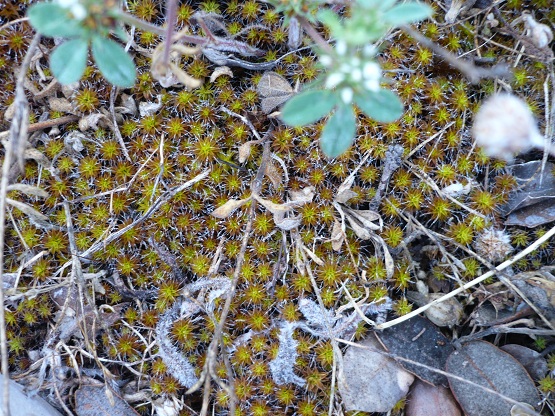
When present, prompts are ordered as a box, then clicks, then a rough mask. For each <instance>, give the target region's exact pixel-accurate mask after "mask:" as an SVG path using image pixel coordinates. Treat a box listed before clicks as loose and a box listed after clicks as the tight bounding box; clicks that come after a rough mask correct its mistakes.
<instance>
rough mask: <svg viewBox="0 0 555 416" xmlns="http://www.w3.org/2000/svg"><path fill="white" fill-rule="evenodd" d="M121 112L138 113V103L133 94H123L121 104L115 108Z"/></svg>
mask: <svg viewBox="0 0 555 416" xmlns="http://www.w3.org/2000/svg"><path fill="white" fill-rule="evenodd" d="M115 111H116V112H119V113H120V114H131V115H132V116H136V115H137V104H136V103H135V100H134V99H133V97H132V96H131V95H127V94H121V106H120V107H116V108H115Z"/></svg>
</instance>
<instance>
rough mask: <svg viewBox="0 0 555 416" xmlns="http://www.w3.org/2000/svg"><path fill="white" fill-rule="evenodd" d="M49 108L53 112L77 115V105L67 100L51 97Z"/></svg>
mask: <svg viewBox="0 0 555 416" xmlns="http://www.w3.org/2000/svg"><path fill="white" fill-rule="evenodd" d="M48 108H50V110H51V111H57V112H60V113H69V114H75V105H73V104H72V103H71V102H70V101H69V100H68V99H67V98H56V97H50V98H49V99H48Z"/></svg>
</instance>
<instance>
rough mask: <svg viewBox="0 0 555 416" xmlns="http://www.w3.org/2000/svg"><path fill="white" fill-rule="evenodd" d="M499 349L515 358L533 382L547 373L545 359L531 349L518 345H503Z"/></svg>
mask: <svg viewBox="0 0 555 416" xmlns="http://www.w3.org/2000/svg"><path fill="white" fill-rule="evenodd" d="M501 349H502V350H503V351H505V352H508V353H509V354H511V355H512V356H513V357H514V358H516V359H517V360H518V362H519V363H520V364H522V366H523V367H524V368H525V369H526V371H528V374H530V377H532V378H533V379H534V380H539V379H540V378H543V377H545V375H546V374H547V372H548V371H549V369H548V367H547V362H546V360H545V358H544V357H543V356H542V355H541V354H540V353H539V352H537V351H534V350H533V349H530V348H527V347H525V346H523V345H518V344H507V345H503V346H502V347H501Z"/></svg>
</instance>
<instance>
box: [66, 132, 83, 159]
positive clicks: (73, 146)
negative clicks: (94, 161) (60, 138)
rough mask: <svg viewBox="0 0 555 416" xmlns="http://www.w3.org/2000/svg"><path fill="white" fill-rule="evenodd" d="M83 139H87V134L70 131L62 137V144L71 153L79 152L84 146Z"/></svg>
mask: <svg viewBox="0 0 555 416" xmlns="http://www.w3.org/2000/svg"><path fill="white" fill-rule="evenodd" d="M84 140H85V141H86V140H87V136H85V135H84V134H83V133H81V132H78V131H71V132H69V133H68V134H66V135H65V137H64V146H65V148H66V149H67V151H68V152H69V153H71V154H75V153H79V152H81V151H82V150H83V149H84V148H85V145H84V144H83V141H84Z"/></svg>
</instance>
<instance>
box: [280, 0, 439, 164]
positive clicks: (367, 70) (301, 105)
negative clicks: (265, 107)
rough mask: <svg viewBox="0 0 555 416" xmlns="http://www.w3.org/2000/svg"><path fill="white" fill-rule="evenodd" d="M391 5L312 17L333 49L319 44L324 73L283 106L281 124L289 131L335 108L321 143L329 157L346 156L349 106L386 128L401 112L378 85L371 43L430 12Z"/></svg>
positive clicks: (370, 3)
mask: <svg viewBox="0 0 555 416" xmlns="http://www.w3.org/2000/svg"><path fill="white" fill-rule="evenodd" d="M312 3H313V4H316V3H317V2H312ZM395 3H396V2H395V1H394V0H385V1H384V0H358V1H356V2H354V3H353V5H352V11H351V13H350V17H349V18H347V19H343V20H341V19H340V17H339V16H338V15H337V14H336V13H334V12H333V11H332V10H331V9H323V10H320V11H319V12H318V13H317V17H318V19H319V20H320V21H321V22H322V23H324V24H325V25H326V26H327V27H328V28H329V30H330V32H331V34H332V36H333V37H334V38H335V39H336V44H335V48H334V49H333V50H329V48H324V45H320V46H321V47H320V48H317V49H316V53H318V55H319V57H320V64H321V65H322V66H323V67H324V68H325V69H326V71H325V72H324V73H323V74H322V75H321V76H320V77H319V78H318V79H316V80H315V81H314V82H313V83H312V85H311V86H309V87H308V88H307V89H306V90H305V91H303V92H301V93H300V94H298V95H297V96H295V97H294V98H292V99H290V100H289V101H288V102H287V103H286V104H285V106H284V107H283V109H282V119H283V121H284V122H285V123H287V124H289V125H291V126H303V125H306V124H310V123H312V122H315V121H317V120H318V119H320V118H322V117H324V116H325V115H326V114H328V113H329V112H330V111H332V110H333V109H334V108H335V113H334V114H333V115H332V116H331V117H330V118H329V120H328V121H327V124H326V126H325V127H324V130H323V132H322V137H321V138H320V139H321V141H320V145H321V147H322V150H323V152H324V154H325V155H326V156H328V157H337V156H339V155H340V154H342V153H343V152H345V151H346V150H347V149H348V148H349V147H350V146H351V144H352V142H353V140H354V138H355V133H356V118H355V116H354V111H353V109H352V107H353V105H354V104H356V105H357V106H358V107H359V108H360V109H361V110H362V112H363V113H364V114H366V115H367V116H368V117H370V118H373V119H375V120H376V121H379V122H382V123H391V122H393V121H395V120H396V119H398V118H399V117H400V116H401V114H402V113H403V105H402V103H401V101H400V100H399V97H397V95H396V94H395V93H393V92H392V91H390V90H387V89H384V88H381V86H380V85H381V83H382V82H383V79H382V70H381V68H380V66H379V64H378V63H377V61H376V56H375V55H376V53H377V46H376V45H374V44H373V42H377V41H378V40H379V39H380V38H382V37H383V36H384V35H385V34H386V33H387V31H388V30H390V29H392V28H394V27H398V26H401V25H404V24H409V23H413V22H417V21H419V20H422V19H424V18H426V17H428V16H430V15H431V14H432V9H431V8H430V7H429V6H427V5H425V4H422V3H418V2H408V3H402V4H395ZM290 12H294V10H292V9H291V10H290ZM326 46H327V45H326ZM325 91H326V93H324V92H325Z"/></svg>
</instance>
